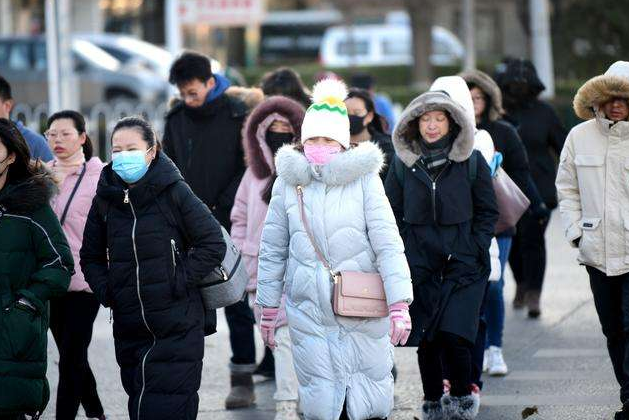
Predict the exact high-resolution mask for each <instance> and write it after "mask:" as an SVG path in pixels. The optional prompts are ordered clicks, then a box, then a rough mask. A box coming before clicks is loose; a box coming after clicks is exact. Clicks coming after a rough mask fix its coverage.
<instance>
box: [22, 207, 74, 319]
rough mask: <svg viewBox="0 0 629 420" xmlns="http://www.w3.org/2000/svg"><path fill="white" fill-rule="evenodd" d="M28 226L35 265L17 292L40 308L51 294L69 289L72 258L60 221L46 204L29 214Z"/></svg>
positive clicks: (41, 309)
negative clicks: (24, 283)
mask: <svg viewBox="0 0 629 420" xmlns="http://www.w3.org/2000/svg"><path fill="white" fill-rule="evenodd" d="M31 230H32V238H33V244H34V248H35V249H34V253H35V257H36V260H37V269H36V270H35V272H33V273H32V275H31V278H30V283H29V286H28V287H27V288H25V289H22V290H19V291H18V292H17V294H18V295H20V296H24V297H25V298H27V299H28V300H30V301H31V302H32V303H33V304H34V305H35V306H37V308H38V309H39V310H40V312H42V311H44V310H45V308H46V306H45V305H46V302H47V301H48V300H49V299H50V298H53V297H57V296H61V295H63V294H64V293H66V292H67V291H68V286H69V285H70V277H71V276H72V274H73V273H74V262H73V260H72V253H71V252H70V246H69V245H68V242H67V240H66V237H65V235H64V234H63V230H61V225H60V224H59V221H58V220H57V216H55V213H54V212H53V211H52V209H51V208H50V206H49V205H45V206H44V207H42V208H41V209H39V210H37V211H36V212H35V213H34V214H33V215H32V218H31Z"/></svg>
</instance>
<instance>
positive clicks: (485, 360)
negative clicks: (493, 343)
mask: <svg viewBox="0 0 629 420" xmlns="http://www.w3.org/2000/svg"><path fill="white" fill-rule="evenodd" d="M488 369H489V349H485V353H483V373H486V372H487V370H488Z"/></svg>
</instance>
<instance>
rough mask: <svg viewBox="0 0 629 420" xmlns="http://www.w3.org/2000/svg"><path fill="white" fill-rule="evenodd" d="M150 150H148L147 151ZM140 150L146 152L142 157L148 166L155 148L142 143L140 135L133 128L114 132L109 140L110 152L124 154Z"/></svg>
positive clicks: (153, 155) (153, 156) (153, 157)
mask: <svg viewBox="0 0 629 420" xmlns="http://www.w3.org/2000/svg"><path fill="white" fill-rule="evenodd" d="M149 148H150V150H149ZM134 150H141V151H143V152H147V151H148V153H146V155H145V156H144V158H145V160H146V164H147V165H149V164H150V163H151V161H152V160H153V159H155V147H149V144H148V143H147V142H146V141H144V139H143V138H142V134H140V132H139V131H138V130H135V129H133V128H123V129H120V130H118V131H116V132H115V133H114V135H113V137H112V139H111V152H112V153H116V152H126V151H129V152H130V151H134Z"/></svg>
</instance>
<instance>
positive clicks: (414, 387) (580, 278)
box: [43, 212, 620, 420]
mask: <svg viewBox="0 0 629 420" xmlns="http://www.w3.org/2000/svg"><path fill="white" fill-rule="evenodd" d="M547 249H548V268H547V272H546V282H545V285H544V292H543V296H542V316H541V318H540V319H539V320H530V319H528V318H527V317H526V312H524V311H514V310H513V309H512V308H511V300H512V299H513V296H514V292H515V286H514V282H513V279H512V276H511V273H510V272H509V271H508V274H507V279H506V283H507V286H506V289H505V300H506V307H507V314H506V327H505V337H504V355H505V360H506V362H507V364H508V365H509V369H510V373H509V374H508V375H507V376H506V377H504V378H484V381H485V386H484V389H483V393H482V397H481V398H482V399H481V410H480V413H479V416H478V419H483V420H499V419H505V420H514V419H522V418H523V416H522V414H521V413H522V411H523V410H524V409H526V408H529V407H530V408H532V407H535V408H536V409H537V411H538V413H537V414H535V415H533V416H531V417H528V419H529V420H541V419H544V420H564V419H565V420H568V419H570V420H577V419H578V420H581V419H583V420H599V419H601V420H607V419H609V420H611V419H613V413H614V411H615V410H616V409H617V408H618V407H619V405H620V402H619V398H618V385H617V383H616V380H615V379H614V375H613V371H612V367H611V363H610V362H609V358H608V356H607V350H606V346H605V341H604V339H603V336H602V333H601V331H600V325H599V323H598V318H597V316H596V312H595V309H594V304H593V300H592V296H591V291H590V289H589V283H588V279H587V274H586V272H585V269H584V268H583V267H580V266H579V265H577V263H576V250H574V249H572V248H570V247H569V246H568V244H567V243H566V241H565V240H564V239H563V234H562V228H561V223H560V221H559V217H558V214H556V212H555V214H554V216H553V219H552V221H551V223H550V227H549V230H548V232H547ZM256 339H257V340H258V343H257V346H258V350H259V351H258V359H260V358H261V355H262V343H261V341H260V340H259V337H258V335H256ZM205 347H206V348H205V359H204V366H203V381H202V384H201V389H200V391H199V394H200V406H199V416H198V418H199V419H208V420H210V419H211V420H245V419H246V420H271V419H273V417H274V408H275V404H274V401H273V399H272V395H273V392H274V388H275V386H274V382H273V381H260V378H258V379H257V380H256V396H257V404H256V406H255V407H254V408H251V409H244V410H235V411H226V410H224V406H223V404H224V400H225V397H226V396H227V394H228V392H229V371H228V367H227V365H228V362H229V357H230V356H231V351H230V348H229V338H228V330H227V324H226V323H225V319H224V316H222V314H219V326H218V333H216V334H215V335H212V336H210V337H208V338H206V342H205ZM89 357H90V363H91V366H92V369H93V371H94V375H95V377H96V381H97V383H98V391H99V394H100V396H101V399H102V402H103V406H104V407H105V412H106V414H107V416H108V418H109V419H126V418H128V415H127V406H126V404H127V396H126V394H125V393H124V390H123V389H122V385H121V383H120V379H119V370H118V365H117V364H116V360H115V356H114V346H113V338H112V331H111V325H110V324H109V311H108V310H106V309H103V308H101V311H100V313H99V315H98V318H97V320H96V323H95V325H94V336H93V340H92V344H91V346H90V350H89ZM416 357H417V356H416V353H415V349H412V348H398V349H396V364H397V367H398V372H399V374H398V382H397V384H396V391H395V410H394V412H393V413H392V415H391V417H390V418H391V419H393V420H406V419H409V420H412V419H413V418H414V417H420V416H419V413H418V411H417V409H418V407H419V403H420V401H421V398H422V387H421V379H420V376H419V370H418V367H417V359H416ZM57 363H58V354H57V350H56V347H55V344H54V341H53V340H52V336H51V335H50V334H49V344H48V378H49V380H50V386H51V395H52V398H51V401H50V404H49V406H48V408H47V410H46V413H45V415H44V416H43V418H44V419H52V418H54V407H55V395H56V384H57V379H58V376H57V375H58V373H57V371H58V369H57ZM79 412H80V415H79V416H78V418H84V416H83V411H82V409H80V410H79Z"/></svg>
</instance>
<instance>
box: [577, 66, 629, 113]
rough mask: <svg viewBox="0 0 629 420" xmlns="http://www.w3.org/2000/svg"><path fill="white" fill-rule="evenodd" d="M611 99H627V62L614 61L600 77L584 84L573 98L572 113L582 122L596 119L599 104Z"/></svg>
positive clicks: (628, 85) (628, 83) (628, 78)
mask: <svg viewBox="0 0 629 420" xmlns="http://www.w3.org/2000/svg"><path fill="white" fill-rule="evenodd" d="M612 98H625V99H629V61H616V62H615V63H614V64H612V65H611V66H610V67H609V69H608V70H607V71H606V72H605V74H602V75H600V76H596V77H593V78H591V79H590V80H588V81H587V82H585V84H583V86H581V87H580V88H579V90H578V91H577V94H576V95H575V96H574V101H573V103H572V105H573V107H574V112H575V113H576V114H577V116H578V117H579V118H581V119H584V120H590V119H592V118H595V117H596V111H597V110H598V107H599V106H600V105H601V104H604V103H605V102H607V101H609V100H610V99H612Z"/></svg>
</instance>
